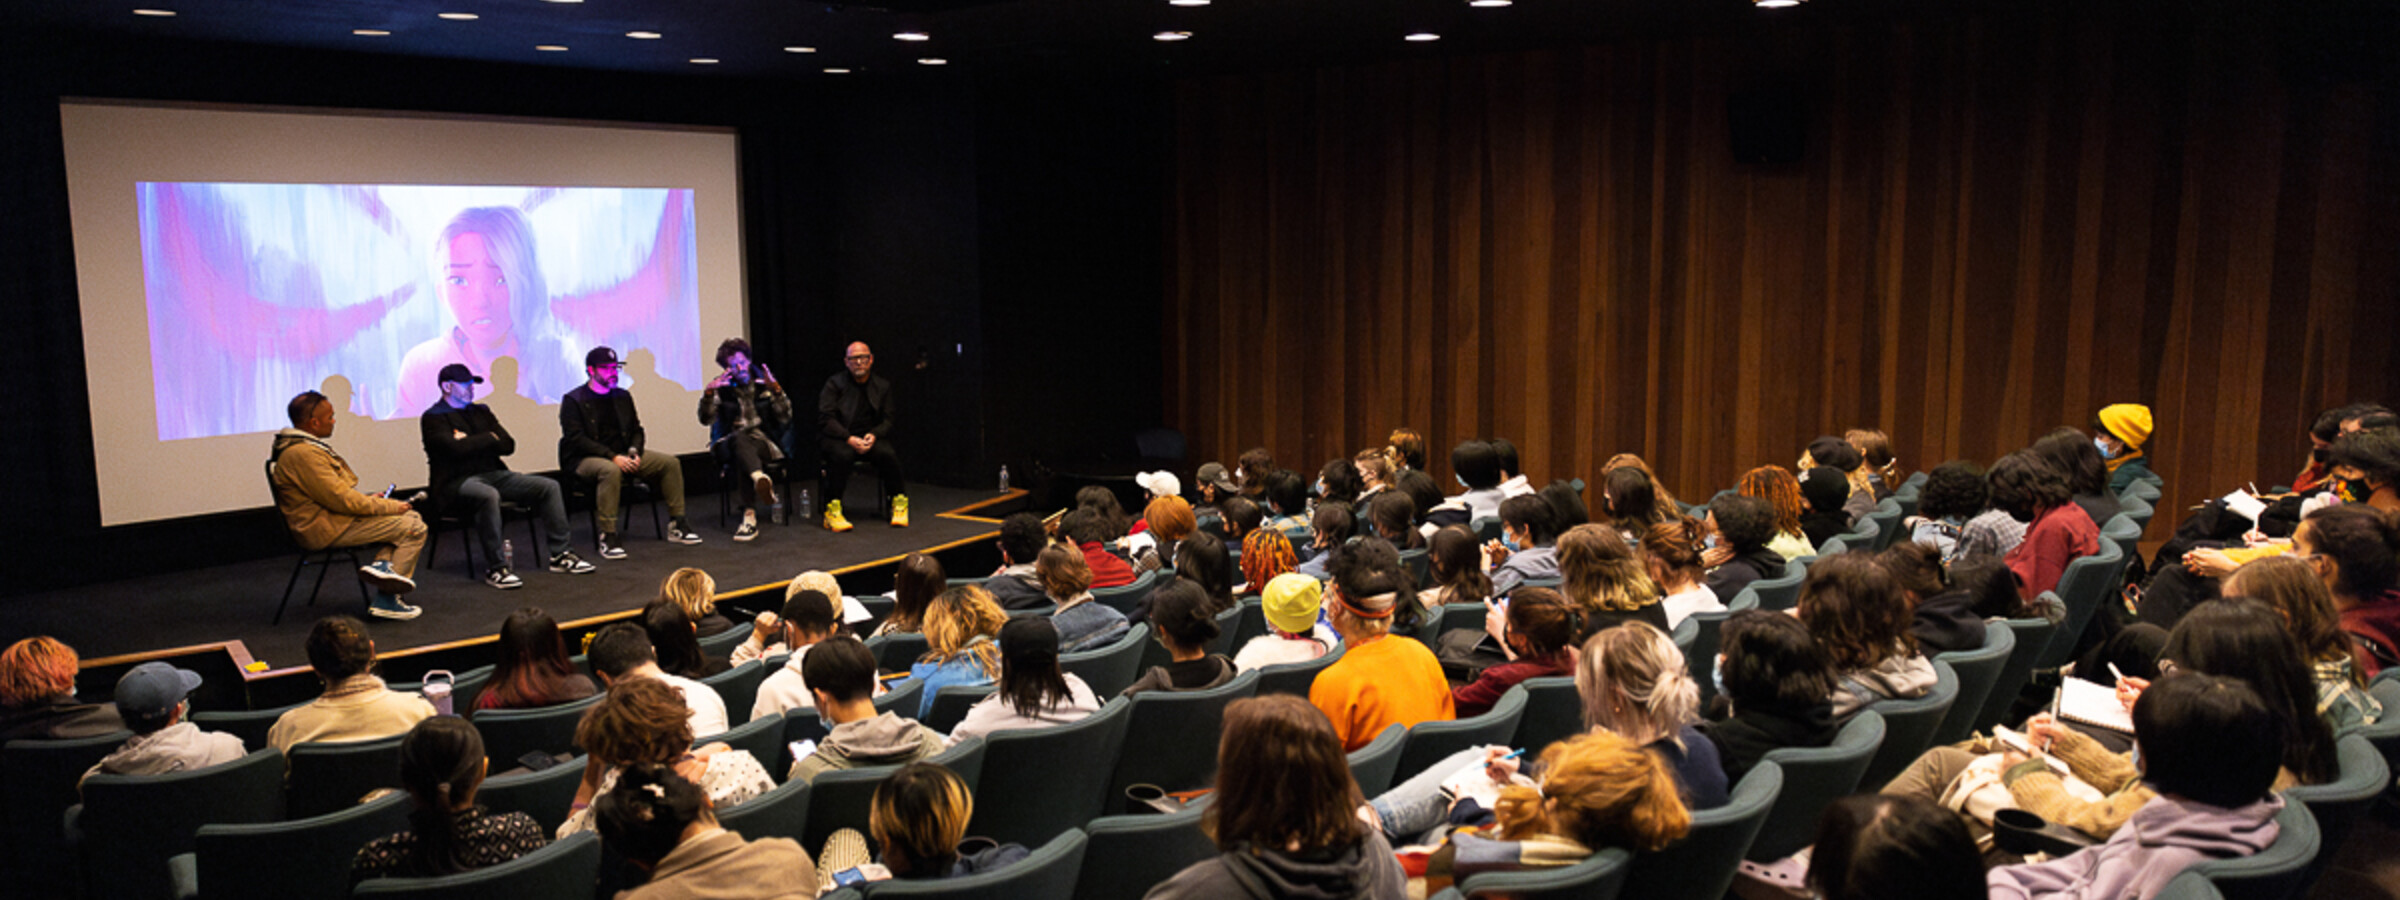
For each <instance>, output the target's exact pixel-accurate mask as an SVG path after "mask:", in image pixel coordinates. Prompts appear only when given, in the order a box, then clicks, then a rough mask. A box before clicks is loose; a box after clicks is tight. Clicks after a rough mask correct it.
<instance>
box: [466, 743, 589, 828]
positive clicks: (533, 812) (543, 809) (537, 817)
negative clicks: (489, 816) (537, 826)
mask: <svg viewBox="0 0 2400 900" xmlns="http://www.w3.org/2000/svg"><path fill="white" fill-rule="evenodd" d="M502 765H515V763H512V762H508V761H505V760H503V761H501V762H495V763H493V764H492V767H493V768H499V767H500V766H502ZM583 766H584V758H583V757H580V756H578V757H575V758H572V759H568V760H565V761H563V762H560V763H558V764H556V765H553V766H551V767H550V768H547V769H542V770H540V771H514V770H512V771H508V772H504V773H502V774H498V775H493V776H491V777H490V778H486V779H484V780H483V787H481V788H477V789H476V791H475V802H477V803H481V804H483V806H484V808H486V809H489V810H491V811H493V812H521V813H524V814H526V815H529V816H532V817H533V820H534V821H536V822H540V823H542V832H543V833H544V834H556V833H557V832H558V826H560V825H564V824H566V822H567V814H568V813H569V812H570V811H571V810H570V809H569V808H570V807H572V806H574V804H575V789H576V788H577V787H579V786H581V785H582V783H583Z"/></svg>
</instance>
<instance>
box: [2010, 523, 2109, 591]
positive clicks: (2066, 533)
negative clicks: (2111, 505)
mask: <svg viewBox="0 0 2400 900" xmlns="http://www.w3.org/2000/svg"><path fill="white" fill-rule="evenodd" d="M2098 552H2100V527H2099V526H2097V525H2094V524H2092V517H2091V516H2090V515H2088V514H2086V513H2084V511H2083V507H2080V506H2076V505H2075V504H2072V503H2061V504H2059V505H2057V506H2054V507H2051V508H2050V511H2049V512H2045V513H2042V514H2041V515H2040V516H2038V517H2035V518H2034V520H2033V524H2031V525H2027V526H2025V542H2024V543H2021V544H2018V545H2017V549H2015V550H2011V551H2009V552H2008V557H2007V562H2008V568H2009V571H2012V572H2015V573H2017V579H2018V580H2020V581H2022V582H2024V583H2025V596H2026V598H2027V599H2031V598H2034V597H2039V596H2041V595H2042V592H2043V591H2055V590H2058V578H2059V576H2061V575H2064V574H2066V573H2067V564H2068V563H2070V562H2074V561H2075V560H2077V559H2080V558H2082V557H2086V556H2090V555H2092V554H2094V553H2098Z"/></svg>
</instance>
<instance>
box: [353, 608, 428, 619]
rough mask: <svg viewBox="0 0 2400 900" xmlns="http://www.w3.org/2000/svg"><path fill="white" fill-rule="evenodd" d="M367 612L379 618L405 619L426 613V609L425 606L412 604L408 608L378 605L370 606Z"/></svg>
mask: <svg viewBox="0 0 2400 900" xmlns="http://www.w3.org/2000/svg"><path fill="white" fill-rule="evenodd" d="M367 614H368V615H372V616H374V617H375V618H378V619H399V620H403V621H405V620H408V619H414V618H416V617H418V616H421V615H424V614H425V609H424V607H420V606H411V607H409V608H407V609H384V608H383V607H380V606H376V607H369V608H368V609H367Z"/></svg>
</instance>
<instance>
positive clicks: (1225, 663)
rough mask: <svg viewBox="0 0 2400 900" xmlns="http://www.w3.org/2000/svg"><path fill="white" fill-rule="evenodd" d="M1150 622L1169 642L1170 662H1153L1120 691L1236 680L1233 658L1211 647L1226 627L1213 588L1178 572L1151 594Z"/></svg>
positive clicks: (1194, 688) (1185, 688) (1182, 687)
mask: <svg viewBox="0 0 2400 900" xmlns="http://www.w3.org/2000/svg"><path fill="white" fill-rule="evenodd" d="M1150 627H1151V628H1153V629H1156V636H1157V638H1158V642H1159V644H1160V645H1161V646H1164V647H1166V648H1167V659H1168V663H1167V664H1166V665H1163V666H1151V667H1150V670H1149V671H1147V672H1144V673H1142V677H1141V678H1139V679H1137V680H1135V681H1134V683H1133V684H1132V685H1131V686H1129V687H1127V688H1126V689H1125V690H1124V692H1123V693H1122V694H1120V696H1125V697H1131V696H1133V695H1135V694H1139V693H1141V692H1143V691H1199V690H1207V689H1209V688H1213V687H1217V686H1219V685H1222V684H1224V683H1225V682H1228V681H1232V680H1233V676H1234V673H1235V671H1236V669H1235V667H1234V664H1233V660H1230V659H1227V658H1225V655H1224V654H1222V653H1210V652H1208V648H1209V647H1210V646H1211V645H1212V644H1214V643H1215V642H1216V640H1217V637H1218V636H1219V635H1221V634H1223V633H1224V632H1223V630H1222V628H1220V627H1219V626H1218V625H1217V619H1216V615H1215V613H1213V612H1211V611H1210V610H1209V602H1208V594H1207V593H1205V592H1203V591H1201V590H1200V586H1199V585H1197V584H1193V583H1191V582H1189V581H1185V580H1184V579H1181V578H1177V579H1175V580H1174V581H1173V582H1170V583H1168V584H1167V586H1165V587H1162V588H1159V589H1158V592H1157V593H1155V594H1153V595H1151V605H1150Z"/></svg>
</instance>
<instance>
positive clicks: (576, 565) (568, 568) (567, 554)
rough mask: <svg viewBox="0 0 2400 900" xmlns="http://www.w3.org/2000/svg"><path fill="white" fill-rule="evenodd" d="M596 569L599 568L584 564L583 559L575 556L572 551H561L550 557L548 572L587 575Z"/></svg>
mask: <svg viewBox="0 0 2400 900" xmlns="http://www.w3.org/2000/svg"><path fill="white" fill-rule="evenodd" d="M597 568H599V566H595V565H592V564H591V563H588V562H585V561H584V559H583V557H580V556H576V555H575V551H573V550H561V551H558V555H557V556H553V557H550V571H553V572H557V573H559V574H562V575H588V574H591V572H592V570H594V569H597Z"/></svg>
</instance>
